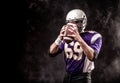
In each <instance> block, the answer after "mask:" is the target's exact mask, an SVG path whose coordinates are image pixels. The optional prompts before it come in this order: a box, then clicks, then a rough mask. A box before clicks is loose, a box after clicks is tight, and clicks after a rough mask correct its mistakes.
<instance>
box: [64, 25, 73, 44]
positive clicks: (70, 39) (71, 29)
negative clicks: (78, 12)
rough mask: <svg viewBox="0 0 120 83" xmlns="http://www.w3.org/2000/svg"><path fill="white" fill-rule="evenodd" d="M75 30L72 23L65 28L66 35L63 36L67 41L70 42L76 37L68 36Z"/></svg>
mask: <svg viewBox="0 0 120 83" xmlns="http://www.w3.org/2000/svg"><path fill="white" fill-rule="evenodd" d="M73 30H74V27H73V26H72V25H67V27H66V30H65V37H63V39H64V41H65V42H66V43H70V42H71V41H73V39H74V38H72V37H69V36H68V35H72V34H73V32H72V31H73Z"/></svg>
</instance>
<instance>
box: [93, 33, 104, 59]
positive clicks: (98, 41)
mask: <svg viewBox="0 0 120 83" xmlns="http://www.w3.org/2000/svg"><path fill="white" fill-rule="evenodd" d="M101 46H102V36H101V34H99V33H97V34H94V35H93V36H92V38H91V47H92V48H93V49H94V51H95V56H94V57H95V58H97V56H98V54H99V52H100V49H101Z"/></svg>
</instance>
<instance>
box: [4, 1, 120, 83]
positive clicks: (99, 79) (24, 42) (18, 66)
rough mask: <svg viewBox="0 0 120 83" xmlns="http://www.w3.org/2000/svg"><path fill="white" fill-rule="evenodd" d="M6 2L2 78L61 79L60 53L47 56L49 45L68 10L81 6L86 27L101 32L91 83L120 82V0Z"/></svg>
mask: <svg viewBox="0 0 120 83" xmlns="http://www.w3.org/2000/svg"><path fill="white" fill-rule="evenodd" d="M6 5H7V4H6ZM8 5H10V6H8V7H6V8H5V9H4V11H7V12H6V13H5V18H4V20H3V21H5V25H4V26H7V25H8V26H9V27H8V28H4V29H5V30H4V31H5V33H4V34H3V35H4V39H7V40H6V42H5V44H4V46H3V47H4V49H6V50H5V52H4V54H6V53H7V54H6V55H5V56H4V59H5V60H4V61H3V63H4V65H3V68H4V70H5V72H2V73H3V75H4V76H3V77H5V80H4V81H8V80H9V81H12V82H16V83H23V82H25V83H61V82H62V79H63V76H64V73H65V65H64V60H63V55H59V56H57V57H55V58H50V57H49V56H48V49H49V46H50V44H51V43H52V42H54V40H55V39H56V37H57V35H58V34H59V31H60V29H61V27H62V26H63V25H64V24H65V17H66V14H67V12H68V11H69V10H71V9H74V8H80V9H82V10H84V11H85V13H86V15H87V18H88V23H87V27H86V30H96V31H97V32H99V33H101V35H102V36H103V45H102V48H101V51H100V54H99V56H98V59H97V60H96V62H95V70H94V71H93V74H92V81H93V83H113V82H114V83H119V82H120V79H119V78H120V64H119V63H120V43H119V42H120V29H119V26H120V13H119V12H120V2H119V0H25V1H20V2H17V1H14V3H12V4H10V3H8ZM8 10H9V11H8ZM5 34H7V35H5ZM2 49H3V48H2ZM6 57H7V58H6ZM3 68H2V69H3Z"/></svg>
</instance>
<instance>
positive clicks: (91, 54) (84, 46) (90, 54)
mask: <svg viewBox="0 0 120 83" xmlns="http://www.w3.org/2000/svg"><path fill="white" fill-rule="evenodd" d="M70 36H72V37H73V38H74V39H75V40H77V41H78V42H79V44H80V46H81V47H82V49H83V52H84V54H85V55H86V56H87V57H88V59H90V60H93V58H94V53H95V51H94V49H93V48H91V47H90V46H89V45H88V44H87V43H86V42H85V41H84V40H83V39H82V37H81V36H80V35H79V32H78V30H76V29H75V30H73V35H70Z"/></svg>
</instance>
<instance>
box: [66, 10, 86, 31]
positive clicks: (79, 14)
mask: <svg viewBox="0 0 120 83" xmlns="http://www.w3.org/2000/svg"><path fill="white" fill-rule="evenodd" d="M69 22H74V23H76V24H78V23H79V22H80V23H81V25H80V26H78V25H77V26H78V31H79V32H83V31H84V29H85V28H86V25H87V18H86V14H85V13H84V12H83V11H82V10H80V9H74V10H71V11H70V12H68V14H67V16H66V23H69Z"/></svg>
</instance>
